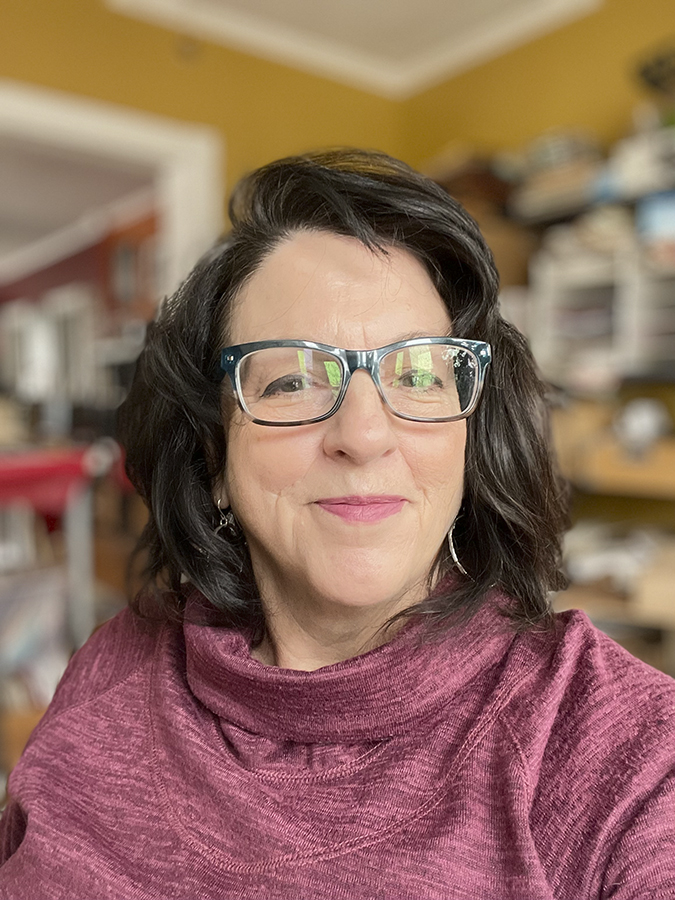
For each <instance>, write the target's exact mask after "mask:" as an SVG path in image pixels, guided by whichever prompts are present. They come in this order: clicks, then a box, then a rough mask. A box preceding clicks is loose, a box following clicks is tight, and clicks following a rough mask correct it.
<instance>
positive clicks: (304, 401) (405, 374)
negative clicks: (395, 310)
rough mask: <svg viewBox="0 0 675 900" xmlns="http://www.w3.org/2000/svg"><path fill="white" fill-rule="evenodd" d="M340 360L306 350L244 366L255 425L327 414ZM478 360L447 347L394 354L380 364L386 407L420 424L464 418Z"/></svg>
mask: <svg viewBox="0 0 675 900" xmlns="http://www.w3.org/2000/svg"><path fill="white" fill-rule="evenodd" d="M344 377H345V369H344V365H343V362H342V360H341V359H339V357H337V356H333V354H331V353H327V352H325V351H322V350H310V349H307V348H304V347H268V348H266V349H264V350H256V351H254V352H252V353H250V354H248V355H247V356H245V357H244V359H243V360H242V363H241V366H240V369H239V380H240V386H241V392H242V395H243V396H242V399H243V401H244V405H245V406H246V408H247V409H248V411H249V412H250V413H251V415H253V416H254V417H255V418H256V419H260V420H263V421H267V422H297V421H301V420H302V421H304V420H307V419H312V418H318V417H320V416H323V415H325V414H326V413H327V412H329V411H330V410H331V409H332V408H333V406H334V405H335V401H336V400H337V398H338V395H339V394H340V390H341V387H342V383H343V379H344ZM477 380H478V365H477V362H476V359H475V357H474V355H473V354H472V353H471V352H470V351H468V350H464V349H463V348H461V347H455V346H451V345H446V344H417V345H413V346H409V347H404V348H402V349H399V350H392V351H391V352H390V353H387V354H386V355H385V356H384V357H383V358H382V359H381V361H380V382H381V384H382V390H383V392H384V394H385V396H386V398H387V402H388V403H389V404H390V406H391V407H392V409H394V410H395V411H396V412H399V413H402V414H403V415H408V416H414V417H416V418H422V419H430V420H433V419H446V418H450V417H453V416H461V415H462V414H463V413H464V411H465V410H467V409H468V408H469V406H470V405H471V403H472V401H473V398H474V394H475V392H476V387H477Z"/></svg>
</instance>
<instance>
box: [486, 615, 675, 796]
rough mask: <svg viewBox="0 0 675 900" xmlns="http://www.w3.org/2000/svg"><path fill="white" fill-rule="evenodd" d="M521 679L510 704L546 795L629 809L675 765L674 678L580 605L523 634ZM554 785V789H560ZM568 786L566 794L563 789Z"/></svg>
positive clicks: (508, 718)
mask: <svg viewBox="0 0 675 900" xmlns="http://www.w3.org/2000/svg"><path fill="white" fill-rule="evenodd" d="M513 652H514V654H515V655H517V656H519V665H518V668H519V670H520V683H519V687H518V690H517V691H515V692H514V693H513V695H512V697H511V701H510V703H509V704H507V707H506V708H505V709H504V721H503V724H504V726H505V728H506V729H507V730H508V731H509V733H510V735H511V738H512V740H513V741H514V742H516V743H517V744H518V749H519V751H520V753H521V755H522V758H523V760H524V762H525V765H526V767H527V769H528V773H527V775H528V780H529V782H530V785H531V787H532V789H533V790H535V791H536V792H537V793H538V794H539V795H540V796H541V795H542V793H544V794H547V795H548V799H549V800H551V796H552V794H551V791H553V792H554V793H555V792H556V791H558V790H559V791H560V792H561V794H560V801H561V802H567V803H568V804H569V793H570V792H574V791H576V792H583V794H584V795H585V796H586V798H587V800H588V801H589V802H591V801H590V798H591V797H592V803H593V804H594V805H595V809H596V811H597V812H598V813H601V808H603V807H606V810H605V811H606V812H609V810H610V809H611V808H612V807H614V808H616V805H617V804H620V803H623V804H625V807H626V808H627V807H630V806H631V805H632V804H633V803H635V802H638V800H639V798H640V797H642V798H644V797H645V796H647V795H648V794H649V793H650V792H651V791H653V790H654V789H655V787H656V786H657V785H658V784H660V783H661V782H662V781H663V779H666V778H668V777H669V776H670V775H672V772H673V769H674V767H675V679H673V678H671V677H669V676H668V675H666V674H664V673H663V672H660V671H658V670H656V669H654V668H652V667H651V666H649V665H647V664H646V663H644V662H642V661H641V660H639V659H636V658H635V657H634V656H632V655H631V654H630V653H629V652H628V651H627V650H625V649H624V648H623V647H621V646H620V645H619V644H617V643H616V642H615V641H613V640H612V639H611V638H610V637H608V636H607V635H606V634H604V633H603V632H602V631H600V630H599V629H598V628H597V627H596V626H595V625H593V623H592V622H591V621H590V620H589V618H588V616H587V615H586V614H585V613H583V612H581V611H579V610H569V611H567V612H565V613H562V614H559V615H558V616H556V627H555V629H554V630H552V631H551V632H549V633H541V634H535V633H531V634H526V635H522V636H521V637H519V638H518V639H517V640H516V641H515V642H514V651H513ZM554 786H555V787H554ZM565 794H567V801H565V797H564V795H565Z"/></svg>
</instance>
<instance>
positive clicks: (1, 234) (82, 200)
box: [0, 134, 154, 283]
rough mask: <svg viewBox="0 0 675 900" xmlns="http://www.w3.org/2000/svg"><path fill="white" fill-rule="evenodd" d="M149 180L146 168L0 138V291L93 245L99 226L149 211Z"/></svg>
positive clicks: (26, 141)
mask: <svg viewBox="0 0 675 900" xmlns="http://www.w3.org/2000/svg"><path fill="white" fill-rule="evenodd" d="M153 178H154V172H153V170H151V169H150V168H149V167H143V166H134V165H126V164H125V165H124V166H123V165H120V164H117V163H116V162H115V161H114V160H110V159H101V158H98V157H95V156H92V155H90V154H84V153H72V152H66V151H65V150H61V149H59V148H58V147H54V146H48V145H46V144H41V143H37V142H35V141H28V140H17V139H14V138H12V137H8V136H7V135H2V134H0V283H1V282H7V281H12V280H14V277H21V271H22V270H24V269H28V270H30V269H31V268H32V267H33V266H32V265H31V261H34V262H35V265H38V264H39V261H42V262H44V264H45V265H47V264H49V262H51V261H52V259H51V257H52V256H53V257H54V258H59V256H60V255H63V254H64V253H67V252H76V251H77V250H79V249H81V248H82V247H85V246H87V244H88V242H89V240H88V235H90V236H91V241H95V240H98V239H99V234H98V230H100V223H101V222H102V220H103V219H106V218H107V219H110V218H111V217H112V218H114V217H117V218H118V219H123V218H124V216H125V210H128V213H129V214H130V215H131V217H133V216H134V215H135V214H137V211H141V210H145V209H148V208H151V207H152V190H153ZM24 257H25V260H24Z"/></svg>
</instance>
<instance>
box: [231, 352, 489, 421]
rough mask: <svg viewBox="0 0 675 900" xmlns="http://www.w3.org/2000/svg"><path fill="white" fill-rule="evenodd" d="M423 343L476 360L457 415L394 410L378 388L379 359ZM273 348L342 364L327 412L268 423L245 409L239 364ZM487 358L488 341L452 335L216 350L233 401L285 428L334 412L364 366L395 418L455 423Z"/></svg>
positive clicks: (478, 392)
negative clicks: (348, 345)
mask: <svg viewBox="0 0 675 900" xmlns="http://www.w3.org/2000/svg"><path fill="white" fill-rule="evenodd" d="M423 344H447V345H449V346H452V347H458V348H459V349H461V350H467V351H468V352H469V353H471V354H472V356H473V357H474V359H475V360H476V363H477V365H478V376H477V383H476V387H475V389H474V395H473V399H472V401H471V403H470V404H469V406H468V407H467V409H466V410H464V411H463V412H462V413H461V414H460V415H458V416H446V417H444V418H439V419H429V418H424V417H423V416H411V415H407V414H406V413H401V412H398V411H397V410H395V409H394V408H393V406H392V405H391V403H390V402H389V400H388V399H387V396H386V394H385V391H384V388H383V387H382V382H381V380H380V362H381V360H382V359H383V358H384V357H385V356H387V355H388V354H389V353H393V352H395V351H396V350H404V349H405V348H407V347H419V346H421V345H423ZM274 347H297V348H299V349H305V350H319V351H321V352H324V353H330V354H331V355H332V356H336V357H337V358H338V359H339V360H340V362H341V363H342V373H343V377H342V386H341V388H340V393H339V394H338V396H337V398H336V400H335V403H334V404H333V406H332V407H331V409H330V410H329V411H328V412H326V413H323V414H322V415H321V416H316V417H312V418H311V419H299V420H296V421H292V422H271V421H268V420H267V419H258V418H257V417H256V416H254V415H253V413H252V412H251V411H250V410H249V409H247V408H246V403H245V402H244V392H243V390H242V387H241V379H240V375H239V371H240V367H241V363H242V361H243V360H244V358H245V357H246V356H248V355H249V354H250V353H253V352H255V351H257V350H267V349H271V348H274ZM491 361H492V348H491V347H490V344H488V343H486V342H485V341H474V340H469V339H466V338H453V337H418V338H409V339H408V340H405V341H396V342H395V343H393V344H386V345H385V346H384V347H377V348H376V349H374V350H345V349H343V348H342V347H333V346H331V345H330V344H319V343H316V342H315V341H303V340H294V339H291V340H269V341H250V342H248V343H245V344H232V346H230V347H223V349H222V350H221V352H220V369H221V373H222V377H221V380H223V379H224V378H225V376H226V375H227V376H228V377H229V379H230V384H231V385H232V387H233V389H234V393H235V395H236V397H237V403H238V404H239V407H240V409H241V411H242V412H243V413H244V414H245V415H247V416H248V417H249V419H251V420H252V421H253V422H255V423H256V424H257V425H266V426H269V427H271V428H276V427H284V428H285V427H292V426H295V425H313V424H314V423H315V422H323V421H325V420H326V419H329V418H330V417H331V416H333V415H335V413H336V412H337V411H338V409H339V408H340V406H341V405H342V401H343V400H344V398H345V395H346V393H347V388H348V387H349V382H350V381H351V377H352V375H353V374H354V372H356V371H358V370H359V369H365V370H366V371H367V372H368V373H369V375H370V377H371V378H372V380H373V382H374V384H375V387H376V388H377V390H378V393H379V395H380V397H381V399H382V401H383V403H384V404H385V406H386V407H387V409H389V410H390V411H391V412H392V413H393V414H394V415H395V416H397V417H398V418H400V419H406V420H407V421H410V422H427V423H431V424H435V423H442V422H457V421H460V420H461V419H466V418H468V416H470V415H471V414H472V413H473V412H474V411H475V409H476V407H477V405H478V401H479V399H480V396H481V394H482V392H483V385H484V383H485V375H486V372H487V368H488V366H489V365H490V363H491Z"/></svg>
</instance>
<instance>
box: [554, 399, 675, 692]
mask: <svg viewBox="0 0 675 900" xmlns="http://www.w3.org/2000/svg"><path fill="white" fill-rule="evenodd" d="M615 412H616V404H609V403H600V402H590V401H586V402H580V401H578V402H576V403H571V404H569V405H567V406H566V407H564V408H558V409H555V410H554V411H553V416H552V430H553V439H554V443H555V446H556V449H557V453H558V459H559V463H560V467H561V470H562V473H563V474H564V475H565V477H566V478H568V479H569V481H570V482H571V484H572V485H573V486H575V487H577V488H579V489H580V490H583V491H584V492H586V493H588V494H598V495H616V496H625V497H630V498H634V499H635V500H640V499H643V498H647V499H656V500H662V501H667V502H669V503H673V504H675V437H672V436H664V437H661V438H660V439H659V440H657V441H655V442H654V443H653V444H652V445H651V446H650V447H649V448H647V449H646V450H645V451H644V453H642V454H641V455H639V456H635V455H631V454H630V452H629V451H628V450H627V449H626V448H625V447H624V446H622V444H621V443H620V442H619V440H618V439H617V437H616V435H615V434H614V431H613V429H612V422H613V417H614V414H615ZM555 607H556V609H558V610H563V609H570V608H580V609H584V610H585V611H586V612H587V613H588V615H589V616H590V617H591V618H592V619H593V620H594V621H596V622H598V623H614V624H615V625H618V626H632V627H637V628H648V629H658V630H659V631H660V632H661V636H662V637H661V660H660V665H661V667H662V668H663V669H664V670H665V671H667V672H668V673H669V674H671V675H673V676H674V677H675V538H673V537H670V538H665V539H664V541H663V543H662V545H661V546H660V547H659V548H658V550H657V551H656V552H655V554H654V556H653V558H652V559H651V560H650V562H649V564H648V565H647V566H646V567H645V569H644V571H643V572H642V573H641V575H640V577H639V579H638V581H637V584H636V585H635V587H634V590H633V591H632V592H631V593H630V594H629V595H628V596H623V597H622V596H619V595H617V593H616V592H612V591H610V590H608V589H607V587H606V585H603V584H596V585H592V584H591V585H581V584H573V585H572V586H571V587H570V588H568V590H566V591H564V592H562V593H560V594H558V596H557V597H556V600H555Z"/></svg>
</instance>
